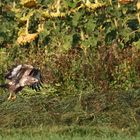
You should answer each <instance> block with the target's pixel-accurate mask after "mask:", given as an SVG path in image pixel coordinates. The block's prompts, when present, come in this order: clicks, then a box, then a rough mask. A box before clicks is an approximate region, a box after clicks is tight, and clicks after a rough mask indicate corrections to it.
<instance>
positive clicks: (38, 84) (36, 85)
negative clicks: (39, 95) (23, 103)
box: [29, 68, 43, 91]
mask: <svg viewBox="0 0 140 140" xmlns="http://www.w3.org/2000/svg"><path fill="white" fill-rule="evenodd" d="M29 76H31V77H33V78H35V79H37V80H38V82H35V83H33V84H32V85H31V86H30V87H31V88H32V89H35V90H36V91H38V90H40V87H42V83H43V81H42V76H41V72H40V70H39V69H36V68H33V69H32V71H31V72H30V74H29Z"/></svg>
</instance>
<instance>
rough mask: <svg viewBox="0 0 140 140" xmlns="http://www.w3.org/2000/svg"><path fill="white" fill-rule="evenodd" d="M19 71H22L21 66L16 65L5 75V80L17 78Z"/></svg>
mask: <svg viewBox="0 0 140 140" xmlns="http://www.w3.org/2000/svg"><path fill="white" fill-rule="evenodd" d="M21 69H22V65H18V66H16V67H13V68H12V69H10V70H9V71H8V72H7V73H6V75H5V78H6V79H8V80H12V79H15V78H16V77H17V75H18V74H19V72H20V70H21Z"/></svg>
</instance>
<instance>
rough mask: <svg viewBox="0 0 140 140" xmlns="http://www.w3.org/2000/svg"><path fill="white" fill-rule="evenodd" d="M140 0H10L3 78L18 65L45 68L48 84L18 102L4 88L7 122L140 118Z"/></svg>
mask: <svg viewBox="0 0 140 140" xmlns="http://www.w3.org/2000/svg"><path fill="white" fill-rule="evenodd" d="M139 8H140V3H139V1H129V0H128V1H125V0H118V1H113V0H108V1H107V0H105V1H103V0H99V1H95V2H94V1H93V0H91V1H90V2H89V1H88V0H87V1H84V0H70V1H66V0H57V1H56V0H26V1H24V0H17V1H14V0H3V1H1V2H0V11H1V12H0V82H1V83H3V82H4V73H5V72H6V70H7V69H9V68H10V67H11V66H12V65H16V64H20V63H22V64H23V63H27V64H31V65H34V66H36V67H38V68H40V70H41V71H42V75H43V81H44V88H43V89H42V90H41V91H40V92H37V93H35V92H34V91H32V90H30V89H28V88H27V89H25V90H24V91H23V92H22V93H21V94H20V95H19V96H18V98H17V100H16V101H13V102H8V101H6V98H7V96H8V92H7V91H4V90H0V96H1V97H0V127H4V128H11V127H16V128H22V127H29V126H40V125H42V126H48V125H68V126H70V125H78V126H87V125H88V126H108V127H111V128H113V129H116V130H117V129H119V130H123V131H126V132H127V134H128V133H129V134H135V133H136V132H137V131H138V130H139V120H140V80H139V79H140V40H139V38H140V18H139Z"/></svg>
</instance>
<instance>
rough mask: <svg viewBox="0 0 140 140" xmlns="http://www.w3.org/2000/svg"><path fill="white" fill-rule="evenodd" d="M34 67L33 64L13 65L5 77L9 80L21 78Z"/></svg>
mask: <svg viewBox="0 0 140 140" xmlns="http://www.w3.org/2000/svg"><path fill="white" fill-rule="evenodd" d="M32 69H33V66H31V65H18V66H15V67H13V68H12V69H11V70H9V71H8V73H7V74H6V75H5V78H6V79H8V80H17V81H18V80H20V79H21V78H22V76H27V75H29V73H30V72H31V70H32Z"/></svg>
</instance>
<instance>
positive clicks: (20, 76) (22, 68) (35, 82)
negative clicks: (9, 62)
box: [0, 64, 42, 100]
mask: <svg viewBox="0 0 140 140" xmlns="http://www.w3.org/2000/svg"><path fill="white" fill-rule="evenodd" d="M5 78H6V79H7V82H6V83H5V84H3V85H0V87H1V88H7V89H8V90H9V92H10V95H9V97H8V100H11V99H16V94H17V93H18V92H19V91H21V90H22V89H23V88H24V87H25V86H29V87H31V88H32V89H34V90H36V91H38V90H40V87H42V76H41V72H40V70H39V69H37V68H35V67H33V66H32V65H27V64H21V65H18V66H16V67H14V68H12V69H11V70H9V71H8V72H7V74H6V75H5Z"/></svg>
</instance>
